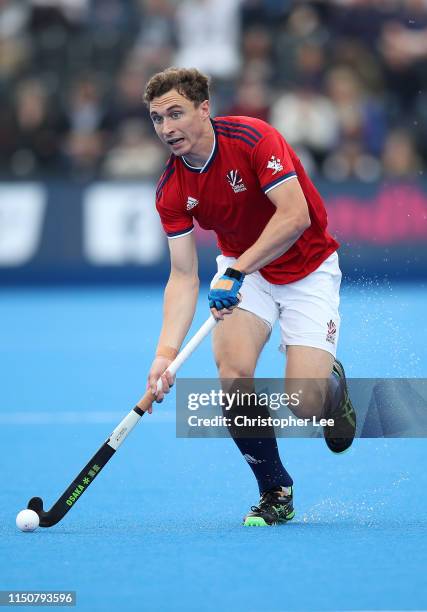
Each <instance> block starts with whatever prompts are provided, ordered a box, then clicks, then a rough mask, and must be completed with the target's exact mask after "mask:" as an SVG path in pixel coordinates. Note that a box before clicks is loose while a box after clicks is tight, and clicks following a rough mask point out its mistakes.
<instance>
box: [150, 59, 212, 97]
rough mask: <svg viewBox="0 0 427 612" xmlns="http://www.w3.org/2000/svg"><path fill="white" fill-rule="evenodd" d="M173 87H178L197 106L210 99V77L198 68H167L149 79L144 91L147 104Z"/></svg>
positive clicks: (178, 90) (179, 91)
mask: <svg viewBox="0 0 427 612" xmlns="http://www.w3.org/2000/svg"><path fill="white" fill-rule="evenodd" d="M171 89H176V90H177V92H178V93H180V94H181V96H184V97H185V98H187V99H188V100H190V101H191V102H194V105H195V106H199V104H201V103H202V102H204V101H205V100H209V78H208V77H207V76H206V75H204V74H202V73H201V72H199V71H198V70H197V69H196V68H174V67H171V68H166V70H163V72H158V73H157V74H155V75H154V76H152V77H151V79H150V80H149V81H148V83H147V86H146V88H145V93H144V101H145V103H146V104H147V106H148V105H149V104H150V102H152V101H153V100H154V98H159V97H160V96H163V95H164V94H165V93H168V91H170V90H171Z"/></svg>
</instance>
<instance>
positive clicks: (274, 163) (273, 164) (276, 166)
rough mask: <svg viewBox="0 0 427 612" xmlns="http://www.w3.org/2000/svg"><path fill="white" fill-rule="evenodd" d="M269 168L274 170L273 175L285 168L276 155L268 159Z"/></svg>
mask: <svg viewBox="0 0 427 612" xmlns="http://www.w3.org/2000/svg"><path fill="white" fill-rule="evenodd" d="M267 168H269V169H271V170H274V172H273V175H274V174H277V173H278V172H280V170H283V166H282V164H281V163H280V159H279V158H278V157H275V156H274V155H272V156H271V159H270V160H269V161H268V163H267Z"/></svg>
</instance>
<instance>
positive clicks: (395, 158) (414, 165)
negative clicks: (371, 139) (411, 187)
mask: <svg viewBox="0 0 427 612" xmlns="http://www.w3.org/2000/svg"><path fill="white" fill-rule="evenodd" d="M382 162H383V167H384V174H385V176H387V177H389V178H400V179H410V178H416V177H417V175H418V173H419V172H420V170H421V168H422V165H421V159H420V157H419V155H418V153H417V150H416V148H415V142H414V139H413V138H412V135H411V134H410V133H409V132H408V131H406V130H393V131H391V132H390V134H389V135H388V136H387V140H386V142H385V146H384V152H383V156H382Z"/></svg>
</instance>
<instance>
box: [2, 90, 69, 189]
mask: <svg viewBox="0 0 427 612" xmlns="http://www.w3.org/2000/svg"><path fill="white" fill-rule="evenodd" d="M14 110H15V113H14V118H13V120H14V135H13V144H12V150H11V158H10V166H9V167H10V170H11V172H12V174H13V175H14V176H17V177H21V178H22V177H29V176H34V175H38V174H40V173H48V174H52V173H54V172H57V171H60V170H61V166H62V155H61V141H62V138H63V136H64V134H65V132H66V130H67V128H68V125H67V122H66V120H65V118H64V117H63V116H62V115H61V113H60V112H59V111H58V109H57V108H55V106H53V105H51V104H50V103H49V99H48V94H47V91H46V88H45V87H44V85H43V83H42V82H41V81H40V80H37V79H29V80H26V81H23V82H21V83H20V85H19V87H18V89H17V91H16V100H15V108H14Z"/></svg>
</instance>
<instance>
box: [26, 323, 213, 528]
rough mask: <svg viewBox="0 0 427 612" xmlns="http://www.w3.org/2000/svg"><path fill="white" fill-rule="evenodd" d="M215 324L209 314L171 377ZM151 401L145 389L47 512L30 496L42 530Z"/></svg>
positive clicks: (52, 522)
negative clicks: (133, 406)
mask: <svg viewBox="0 0 427 612" xmlns="http://www.w3.org/2000/svg"><path fill="white" fill-rule="evenodd" d="M215 323H216V321H215V319H214V318H213V316H212V315H211V316H210V317H209V319H208V320H207V321H205V323H204V324H203V325H202V327H201V328H200V329H199V331H198V332H196V334H195V335H194V336H193V337H192V338H191V340H189V342H188V343H187V344H186V345H185V347H184V348H183V349H182V351H181V352H180V353H179V355H178V356H177V357H176V358H175V359H174V360H173V361H172V363H171V364H170V366H169V367H168V371H169V372H170V373H171V374H173V375H174V374H175V373H176V372H177V371H178V369H179V368H180V367H181V365H182V364H183V363H184V362H185V361H186V360H187V359H188V357H189V356H190V355H191V353H192V352H193V351H194V350H195V349H196V348H197V347H198V346H199V344H200V343H201V342H202V340H203V339H204V338H205V337H206V336H207V335H208V334H209V333H210V332H211V330H212V329H213V328H214V327H215ZM161 386H162V382H161V379H159V382H158V383H157V388H158V389H160V388H161ZM154 400H155V397H154V395H153V394H152V392H151V390H150V389H148V390H147V391H146V393H145V394H144V395H143V396H142V397H141V399H140V400H139V402H138V403H137V404H136V406H135V408H133V409H132V410H131V411H130V412H129V414H127V415H126V416H125V418H124V419H123V420H122V421H120V423H119V424H118V425H117V427H116V428H115V430H114V431H113V433H112V434H111V435H110V437H109V438H108V439H107V440H106V441H105V442H104V444H103V445H102V446H101V448H100V449H99V450H98V451H97V452H96V453H95V454H94V456H93V457H92V458H91V459H90V461H88V463H87V464H86V465H85V467H84V468H83V469H82V471H81V472H80V473H79V475H78V476H77V477H76V478H75V479H74V480H73V482H72V483H71V484H70V485H69V486H68V487H67V488H66V489H65V491H64V493H63V494H62V495H61V497H60V498H59V499H58V500H57V501H56V502H55V503H54V504H53V506H52V508H51V509H50V510H47V511H45V510H43V500H42V499H41V498H40V497H33V498H32V499H30V501H29V502H28V508H30V510H34V512H37V514H38V515H39V518H40V526H41V527H52V525H56V523H58V522H59V521H60V520H61V519H63V518H64V516H65V515H66V514H67V512H68V511H69V510H70V509H71V508H72V507H73V506H74V504H75V503H76V501H77V500H78V499H80V497H81V496H82V494H83V493H84V492H85V491H86V490H87V489H88V487H89V485H91V484H92V482H93V481H94V480H95V478H96V476H98V474H99V472H100V471H101V470H102V468H103V467H104V466H105V465H107V463H108V462H109V460H110V459H111V457H112V456H113V455H114V453H115V452H116V450H117V449H118V448H119V446H120V445H121V444H123V442H124V441H125V439H126V437H127V436H128V435H129V434H130V432H131V431H132V429H133V428H134V427H135V425H136V424H137V423H138V422H139V420H140V418H141V417H142V416H143V415H144V412H146V411H147V410H148V409H149V408H150V406H151V405H152V403H153V402H154Z"/></svg>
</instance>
